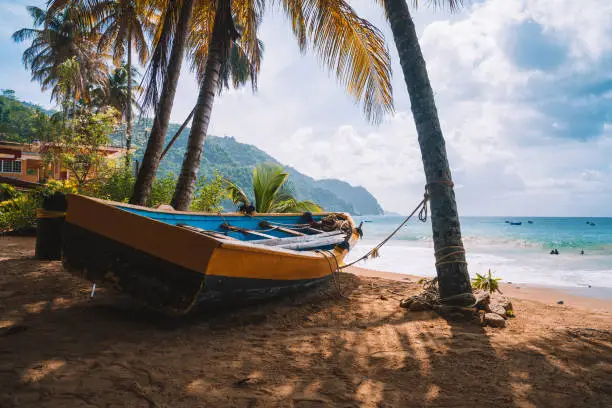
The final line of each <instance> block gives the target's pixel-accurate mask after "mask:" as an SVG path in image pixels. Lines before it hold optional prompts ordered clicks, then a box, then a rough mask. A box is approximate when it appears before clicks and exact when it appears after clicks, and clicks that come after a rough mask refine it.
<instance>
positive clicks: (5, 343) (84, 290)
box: [0, 237, 612, 408]
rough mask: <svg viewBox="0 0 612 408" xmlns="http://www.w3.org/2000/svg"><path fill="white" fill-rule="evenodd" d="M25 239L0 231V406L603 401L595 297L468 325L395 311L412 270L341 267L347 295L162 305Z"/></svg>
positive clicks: (611, 377)
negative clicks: (191, 310)
mask: <svg viewBox="0 0 612 408" xmlns="http://www.w3.org/2000/svg"><path fill="white" fill-rule="evenodd" d="M33 246H34V241H33V239H32V238H6V237H4V238H0V327H4V328H3V329H0V407H2V408H4V407H108V408H110V407H276V406H279V407H302V408H304V407H358V406H364V407H412V406H414V407H429V406H431V407H434V406H435V407H464V406H465V407H475V406H482V407H490V406H494V407H543V406H548V407H610V406H612V331H611V330H612V315H611V314H610V311H609V310H610V308H609V306H610V304H609V303H610V302H607V303H606V302H602V304H598V305H595V306H596V307H595V308H596V309H597V311H594V310H589V309H588V307H589V303H588V302H590V301H591V300H585V299H580V301H581V302H584V303H582V304H580V305H576V307H575V306H572V304H574V303H575V301H578V300H577V299H573V298H572V299H571V301H570V302H569V303H570V305H568V304H567V303H568V302H566V304H564V305H557V304H556V303H554V302H548V301H546V302H547V303H551V304H546V303H538V302H536V301H534V300H530V299H523V298H521V299H518V300H515V301H514V306H515V310H516V312H517V314H518V317H517V318H515V319H512V320H510V321H509V322H508V327H507V328H505V329H491V328H483V327H480V326H479V325H477V324H474V323H473V322H449V321H446V320H444V319H442V318H440V317H438V316H437V315H435V314H434V313H432V312H418V313H415V312H408V311H405V310H403V309H401V308H400V307H399V306H398V303H399V299H400V298H402V297H404V296H407V295H410V294H413V293H416V292H417V291H418V285H417V284H416V278H412V277H406V276H404V275H393V274H391V275H388V274H384V278H381V277H371V276H368V275H381V274H377V273H376V272H373V271H366V270H363V269H357V268H355V269H353V272H354V273H356V274H357V275H358V276H355V275H348V274H343V275H342V277H341V280H342V286H343V288H344V290H345V291H346V292H347V293H348V298H339V297H338V296H337V295H336V293H335V292H334V289H333V287H332V286H331V285H330V286H329V287H324V288H320V289H317V290H314V291H311V292H310V293H308V294H304V295H300V296H298V297H295V298H292V299H285V300H282V301H274V302H270V303H267V304H265V305H259V306H251V307H247V308H242V309H238V310H234V311H226V312H223V313H222V312H215V313H208V314H197V315H192V316H189V317H187V318H184V319H181V320H169V319H166V318H162V317H160V316H158V315H155V314H153V313H148V312H146V311H142V310H139V309H137V308H135V306H134V305H132V304H130V303H129V302H126V301H124V300H122V299H121V298H118V297H117V296H115V295H112V294H110V293H106V292H104V291H103V290H98V291H97V294H96V297H95V299H94V300H92V301H90V300H88V294H89V291H90V289H91V287H90V285H89V284H88V283H86V282H83V281H80V280H78V279H75V278H73V277H71V276H69V275H68V274H66V273H65V272H63V271H62V269H61V265H60V264H59V263H58V262H41V261H36V260H33V259H32V255H33ZM390 278H392V279H390ZM530 290H531V289H530ZM516 291H517V292H519V291H521V292H520V293H521V296H524V297H528V296H529V295H528V294H525V293H526V292H527V291H525V290H524V289H523V288H521V289H520V290H516ZM544 292H546V291H545V290H544V291H543V292H542V291H540V292H538V291H537V290H536V289H534V292H531V293H532V296H535V297H536V298H537V299H542V296H544V295H543V293H544ZM549 293H550V292H549ZM506 294H510V293H509V292H508V291H507V292H506ZM510 296H511V297H513V296H514V293H512V294H510ZM550 296H551V298H550V299H553V300H554V299H556V298H557V294H556V293H554V294H553V295H550ZM564 296H565V295H564ZM565 298H566V299H569V298H567V296H565ZM515 299H516V297H515ZM9 327H12V329H9Z"/></svg>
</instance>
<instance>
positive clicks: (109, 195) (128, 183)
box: [94, 168, 136, 203]
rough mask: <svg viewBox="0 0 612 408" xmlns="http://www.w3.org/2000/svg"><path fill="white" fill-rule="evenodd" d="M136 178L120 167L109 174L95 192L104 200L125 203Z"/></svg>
mask: <svg viewBox="0 0 612 408" xmlns="http://www.w3.org/2000/svg"><path fill="white" fill-rule="evenodd" d="M135 182H136V178H135V177H134V175H133V174H132V172H131V171H129V170H126V169H125V168H121V169H120V170H118V171H115V172H113V173H111V174H110V176H109V177H108V178H107V179H105V180H104V182H103V183H101V184H100V186H99V187H98V189H97V191H96V194H94V195H95V196H96V197H98V198H103V199H105V200H112V201H118V202H122V203H127V202H128V200H129V199H130V196H131V195H132V191H133V190H134V183H135Z"/></svg>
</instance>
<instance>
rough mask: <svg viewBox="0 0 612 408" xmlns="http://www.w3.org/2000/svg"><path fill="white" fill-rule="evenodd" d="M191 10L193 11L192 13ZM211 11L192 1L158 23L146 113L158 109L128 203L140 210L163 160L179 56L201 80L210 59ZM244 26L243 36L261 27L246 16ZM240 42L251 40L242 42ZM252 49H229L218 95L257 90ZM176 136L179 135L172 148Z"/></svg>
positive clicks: (172, 8)
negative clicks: (250, 87)
mask: <svg viewBox="0 0 612 408" xmlns="http://www.w3.org/2000/svg"><path fill="white" fill-rule="evenodd" d="M189 7H192V9H190V8H189ZM214 10H215V9H214V4H213V3H211V2H203V1H200V2H197V3H196V4H195V7H193V0H184V1H183V3H182V4H180V6H179V5H177V4H175V3H173V2H170V3H168V5H167V7H166V9H165V10H164V13H163V15H162V18H161V20H162V21H163V24H161V25H160V26H159V27H158V30H157V32H156V34H155V37H154V38H155V41H156V46H155V49H154V52H153V56H152V58H151V62H150V64H149V68H148V72H147V79H148V85H147V87H146V92H145V97H144V104H145V107H150V106H156V107H157V108H156V111H155V118H154V120H153V128H152V129H151V134H150V136H149V140H148V142H147V147H146V150H145V154H144V157H143V160H142V166H141V167H140V171H139V173H138V176H137V178H136V183H135V186H134V193H133V194H132V197H131V198H130V203H132V204H140V205H143V203H145V202H146V201H147V197H148V196H149V194H150V192H151V187H152V185H153V180H154V178H155V173H156V172H157V168H158V167H159V162H160V160H161V157H162V150H163V145H164V139H165V134H166V131H167V129H168V122H169V120H170V112H171V110H172V103H173V99H174V94H175V90H176V83H175V82H174V85H172V83H173V81H177V80H178V74H179V72H180V67H181V64H182V50H183V49H184V48H185V47H186V48H187V49H188V51H189V57H190V59H191V65H192V68H193V70H195V71H196V73H197V75H198V78H201V77H202V76H203V75H204V74H203V73H204V70H205V66H206V61H207V57H208V44H209V39H210V36H211V34H210V30H211V27H212V21H213V19H214V17H215V12H214ZM177 14H178V15H179V16H180V18H181V20H180V21H178V20H176V18H175V17H174V16H176V15H177ZM191 14H193V15H194V16H195V17H194V18H193V20H192V19H191ZM243 14H244V13H243ZM188 15H189V16H188ZM243 20H244V21H245V24H244V26H246V28H245V29H244V32H252V33H255V32H256V30H255V29H253V28H249V27H250V26H252V25H253V24H259V19H253V18H252V16H251V15H246V16H244V17H242V18H240V19H239V20H238V21H243ZM185 21H188V23H184V22H185ZM185 24H188V27H187V28H188V29H187V30H185V27H186V26H185ZM166 27H169V28H166ZM168 33H170V34H172V33H174V35H173V36H174V40H173V41H170V40H169V38H171V37H172V36H171V35H170V34H168ZM187 33H189V34H187ZM179 34H180V35H179ZM183 35H184V37H183ZM243 38H250V37H249V36H246V37H243ZM169 42H171V54H170V58H167V55H168V49H169V47H170V45H169ZM252 43H253V44H254V45H255V47H254V48H253V47H251V48H250V49H253V50H254V51H250V52H249V51H248V50H247V49H246V47H244V46H243V45H241V44H237V43H235V42H232V43H230V50H231V51H230V54H231V57H230V58H229V60H228V61H226V63H225V64H223V65H222V69H221V73H220V75H221V78H222V79H221V81H220V82H219V85H220V86H219V87H218V90H219V91H220V90H221V89H222V88H223V85H227V87H229V86H230V85H232V86H234V87H238V86H241V85H243V84H244V83H246V82H248V81H249V80H250V81H251V83H252V84H253V87H254V88H255V86H256V83H257V78H256V77H257V74H258V72H259V66H260V62H261V58H262V49H263V47H262V44H261V42H260V41H259V40H257V39H256V38H255V39H254V40H253V42H252ZM179 57H180V59H179ZM159 82H162V83H163V86H162V88H161V92H160V93H159V94H158V84H159ZM190 116H191V115H190ZM188 120H189V118H188V119H187V120H186V121H185V123H184V125H183V126H182V127H184V126H186V125H187V122H188ZM177 136H178V133H177V135H175V137H174V138H173V140H172V141H171V143H172V142H173V141H174V140H175V139H176V137H177Z"/></svg>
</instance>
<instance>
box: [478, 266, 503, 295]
mask: <svg viewBox="0 0 612 408" xmlns="http://www.w3.org/2000/svg"><path fill="white" fill-rule="evenodd" d="M500 280H502V279H501V278H494V277H493V275H492V274H491V270H490V269H489V272H488V274H487V275H481V274H479V273H477V274H476V278H475V279H472V286H473V287H474V288H475V289H481V290H485V291H487V292H490V293H493V292H499V293H502V292H501V290H499V281H500Z"/></svg>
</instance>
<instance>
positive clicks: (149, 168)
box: [130, 0, 194, 205]
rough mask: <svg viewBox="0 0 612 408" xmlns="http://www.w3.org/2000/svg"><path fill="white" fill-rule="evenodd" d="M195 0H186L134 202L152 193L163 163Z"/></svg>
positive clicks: (142, 201)
mask: <svg viewBox="0 0 612 408" xmlns="http://www.w3.org/2000/svg"><path fill="white" fill-rule="evenodd" d="M193 3H194V0H184V1H183V6H182V8H181V12H180V15H179V21H178V24H177V26H176V32H175V33H174V40H173V42H172V51H170V58H169V60H168V69H167V75H166V77H165V79H164V83H163V86H162V92H161V95H160V98H159V103H158V105H157V108H156V110H155V118H154V119H153V128H152V129H151V135H150V136H149V141H148V142H147V148H146V150H145V154H144V157H143V158H142V164H141V166H140V170H139V171H138V176H137V177H136V183H135V184H134V192H133V193H132V197H131V198H130V203H131V204H137V205H145V204H146V202H147V200H148V199H149V196H150V195H151V188H152V187H153V181H154V180H155V174H156V173H157V168H158V167H159V158H160V156H161V153H162V150H163V148H164V138H165V136H166V132H167V131H168V123H169V122H170V113H171V112H172V105H173V103H174V95H175V94H176V86H177V83H178V80H179V76H180V72H181V66H182V65H183V54H184V50H185V43H186V42H187V35H188V33H189V26H190V22H191V16H192V15H193Z"/></svg>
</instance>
